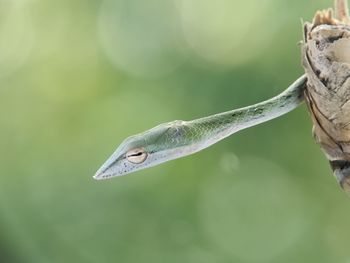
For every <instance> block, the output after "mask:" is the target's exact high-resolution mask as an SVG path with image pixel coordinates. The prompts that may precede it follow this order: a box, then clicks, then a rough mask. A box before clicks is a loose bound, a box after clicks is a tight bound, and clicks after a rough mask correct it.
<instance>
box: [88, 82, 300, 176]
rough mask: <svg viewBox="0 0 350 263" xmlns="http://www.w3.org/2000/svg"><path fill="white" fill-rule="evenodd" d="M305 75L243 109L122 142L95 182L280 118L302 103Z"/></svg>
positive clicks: (165, 125) (168, 125)
mask: <svg viewBox="0 0 350 263" xmlns="http://www.w3.org/2000/svg"><path fill="white" fill-rule="evenodd" d="M306 83H307V77H306V75H302V76H301V77H299V78H298V79H297V80H296V81H294V82H293V83H292V84H291V85H290V86H289V87H288V88H287V89H286V90H284V91H283V92H282V93H280V94H279V95H277V96H275V97H273V98H270V99H268V100H265V101H263V102H260V103H257V104H254V105H250V106H247V107H244V108H239V109H234V110H231V111H226V112H222V113H218V114H214V115H211V116H208V117H204V118H199V119H195V120H191V121H182V120H176V121H172V122H168V123H163V124H160V125H158V126H156V127H154V128H152V129H150V130H147V131H145V132H142V133H140V134H136V135H133V136H130V137H128V138H127V139H125V140H124V141H123V142H122V143H121V144H120V145H119V146H118V147H117V149H116V150H115V151H114V153H113V154H112V155H111V156H110V157H109V158H108V159H107V161H106V162H105V163H104V164H103V165H102V166H101V168H99V169H98V170H97V172H96V173H95V175H94V176H93V178H94V179H96V180H102V179H109V178H113V177H116V176H123V175H126V174H130V173H133V172H136V171H139V170H141V169H145V168H149V167H152V166H155V165H158V164H161V163H164V162H168V161H170V160H174V159H177V158H180V157H184V156H188V155H190V154H194V153H196V152H199V151H201V150H203V149H205V148H207V147H209V146H211V145H213V144H215V143H217V142H219V141H221V140H223V139H225V138H226V137H228V136H230V135H232V134H234V133H236V132H238V131H240V130H243V129H246V128H249V127H252V126H255V125H258V124H260V123H263V122H267V121H269V120H272V119H275V118H277V117H279V116H282V115H284V114H286V113H288V112H290V111H292V110H294V109H295V108H297V107H298V106H299V105H300V104H301V103H302V102H303V101H304V90H305V87H306Z"/></svg>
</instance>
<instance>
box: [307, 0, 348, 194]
mask: <svg viewBox="0 0 350 263" xmlns="http://www.w3.org/2000/svg"><path fill="white" fill-rule="evenodd" d="M335 7H336V16H335V17H334V16H333V10H331V9H329V10H325V11H318V12H317V13H316V15H315V17H314V20H313V22H312V23H305V25H304V44H303V50H302V55H303V66H304V68H305V72H306V74H307V77H308V84H307V88H306V90H305V98H306V102H307V105H308V108H309V111H310V113H311V117H312V121H313V134H314V137H315V140H316V141H317V143H319V144H320V146H321V147H322V149H323V151H324V153H325V154H326V156H327V158H328V160H329V161H330V164H331V167H332V169H333V171H334V175H335V176H336V178H337V180H338V182H339V184H340V185H341V186H342V187H343V188H344V189H345V190H347V191H350V22H349V21H350V19H349V16H348V10H347V1H345V0H337V1H335Z"/></svg>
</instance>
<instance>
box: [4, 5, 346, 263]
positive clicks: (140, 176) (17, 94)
mask: <svg viewBox="0 0 350 263" xmlns="http://www.w3.org/2000/svg"><path fill="white" fill-rule="evenodd" d="M331 4H332V1H331V0H311V1H307V2H306V1H303V0H297V1H287V0H245V1H238V0H236V1H233V0H219V1H211V0H143V1H136V0H104V1H98V0H95V1H83V0H77V1H68V0H62V1H46V0H2V1H0V123H1V129H0V145H1V147H0V157H1V158H0V257H1V259H0V261H1V262H11V263H12V262H27V263H31V262H33V263H41V262H43V263H47V262H53V263H55V262H123V263H129V262H152V263H157V262H160V263H163V262H170V263H171V262H174V263H177V262H201V263H205V262H208V263H209V262H210V263H211V262H242V263H249V262H272V263H274V262H276V263H277V262H284V263H287V262H291V263H292V262H293V263H294V262H307V263H310V262H317V263H323V262H344V263H348V262H350V255H349V249H348V244H349V241H350V238H349V236H350V235H349V231H350V230H349V227H348V226H349V222H350V200H349V199H348V197H347V196H346V195H345V194H344V193H343V192H342V191H341V190H340V189H339V188H338V186H337V184H336V181H335V180H334V179H333V176H332V173H331V171H330V168H329V167H328V163H327V161H326V158H325V157H324V156H323V154H322V153H321V151H320V149H319V148H318V146H317V145H315V143H314V141H313V138H312V136H311V122H310V120H309V116H308V113H307V110H306V108H305V106H303V107H301V108H300V109H298V110H296V111H294V112H292V113H290V114H288V115H286V116H284V117H282V118H280V119H277V120H274V121H272V122H269V123H266V124H263V125H260V126H258V127H254V128H251V129H249V130H246V131H242V132H240V133H238V134H236V135H234V136H232V137H230V138H228V139H226V140H225V141H222V142H220V143H219V144H217V145H215V146H213V147H211V148H209V149H207V150H205V151H203V152H201V153H199V154H196V155H193V156H190V157H188V158H185V159H180V160H177V161H173V162H169V163H166V164H163V165H161V166H158V167H154V168H152V169H148V170H144V171H140V172H138V173H135V174H132V175H130V176H126V177H121V178H115V179H113V180H108V181H98V182H97V181H94V180H93V179H92V175H93V174H94V173H95V171H96V170H97V168H98V167H99V166H100V165H101V164H102V163H103V162H104V161H105V159H106V158H107V157H108V156H109V154H110V153H111V152H112V151H113V150H114V149H115V148H116V147H117V146H118V144H119V143H120V142H121V141H122V140H123V139H124V138H125V137H127V136H129V135H132V134H135V133H138V132H141V131H143V130H146V129H148V128H151V127H153V126H155V125H156V124H159V123H162V122H166V121H171V120H175V119H184V120H189V119H193V118H197V117H202V116H206V115H210V114H213V113H217V112H221V111H225V110H229V109H232V108H237V107H241V106H246V105H249V104H253V103H256V102H259V101H261V100H263V99H267V98H270V97H272V96H274V95H276V94H278V93H279V92H281V91H282V90H284V89H285V88H286V87H287V86H288V85H289V84H290V83H291V82H293V81H294V80H295V79H296V78H297V77H298V76H299V75H301V74H302V73H303V71H302V67H301V65H300V64H301V63H300V50H299V49H300V48H299V46H298V42H299V41H300V40H301V38H302V33H301V29H302V27H301V22H300V18H304V19H305V20H310V19H311V18H312V16H313V14H314V12H315V11H316V10H317V9H320V8H327V7H329V6H330V5H331Z"/></svg>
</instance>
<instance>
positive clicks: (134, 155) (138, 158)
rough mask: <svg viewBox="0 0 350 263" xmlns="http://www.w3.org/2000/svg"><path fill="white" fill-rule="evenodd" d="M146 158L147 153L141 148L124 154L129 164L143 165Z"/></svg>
mask: <svg viewBox="0 0 350 263" xmlns="http://www.w3.org/2000/svg"><path fill="white" fill-rule="evenodd" d="M146 158H147V153H146V152H145V150H144V149H142V148H136V149H132V150H130V151H128V152H127V153H126V159H127V160H128V161H129V162H131V163H136V164H138V163H143V162H144V161H145V160H146Z"/></svg>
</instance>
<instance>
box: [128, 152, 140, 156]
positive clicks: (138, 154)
mask: <svg viewBox="0 0 350 263" xmlns="http://www.w3.org/2000/svg"><path fill="white" fill-rule="evenodd" d="M142 154H143V152H138V153H134V154H130V155H129V157H134V156H140V155H142Z"/></svg>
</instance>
